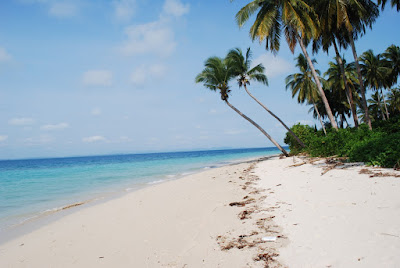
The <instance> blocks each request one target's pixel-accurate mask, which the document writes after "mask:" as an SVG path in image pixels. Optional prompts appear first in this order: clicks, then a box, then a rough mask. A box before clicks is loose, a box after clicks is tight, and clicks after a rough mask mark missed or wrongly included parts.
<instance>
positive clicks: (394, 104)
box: [388, 88, 400, 115]
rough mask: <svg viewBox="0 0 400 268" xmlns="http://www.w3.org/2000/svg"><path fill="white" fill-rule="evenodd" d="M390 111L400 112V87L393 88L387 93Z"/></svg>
mask: <svg viewBox="0 0 400 268" xmlns="http://www.w3.org/2000/svg"><path fill="white" fill-rule="evenodd" d="M388 102H389V105H390V106H389V108H390V113H391V114H393V115H396V114H400V88H393V89H391V90H390V92H389V94H388Z"/></svg>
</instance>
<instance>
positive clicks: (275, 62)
mask: <svg viewBox="0 0 400 268" xmlns="http://www.w3.org/2000/svg"><path fill="white" fill-rule="evenodd" d="M260 63H262V64H263V65H264V67H265V74H266V75H267V77H268V79H270V78H274V77H277V76H280V75H282V74H289V73H290V72H291V71H293V70H294V64H293V63H292V62H291V61H287V60H285V59H283V58H281V57H279V56H274V55H273V54H271V53H264V54H262V55H261V56H259V57H258V58H256V59H254V60H253V66H252V67H254V66H256V65H257V64H260Z"/></svg>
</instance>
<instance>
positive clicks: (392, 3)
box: [378, 0, 400, 11]
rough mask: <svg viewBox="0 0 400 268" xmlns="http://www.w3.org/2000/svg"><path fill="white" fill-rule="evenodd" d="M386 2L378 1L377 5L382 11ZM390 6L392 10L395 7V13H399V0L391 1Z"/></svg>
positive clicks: (383, 0)
mask: <svg viewBox="0 0 400 268" xmlns="http://www.w3.org/2000/svg"><path fill="white" fill-rule="evenodd" d="M386 1H387V0H378V5H380V6H382V10H383V9H384V8H385V5H386ZM390 4H391V5H392V7H393V8H394V6H396V9H397V11H400V0H391V1H390Z"/></svg>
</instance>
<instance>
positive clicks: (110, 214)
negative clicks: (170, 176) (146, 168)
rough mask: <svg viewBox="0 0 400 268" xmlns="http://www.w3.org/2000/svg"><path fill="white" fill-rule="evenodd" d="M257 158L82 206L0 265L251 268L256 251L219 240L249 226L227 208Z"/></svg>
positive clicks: (7, 251) (8, 247) (4, 250)
mask: <svg viewBox="0 0 400 268" xmlns="http://www.w3.org/2000/svg"><path fill="white" fill-rule="evenodd" d="M257 159H258V158H257ZM256 161H257V160H252V161H249V160H247V161H246V162H244V163H236V164H232V165H229V166H223V167H220V168H215V169H209V170H206V171H203V172H200V173H197V174H192V175H190V176H186V177H184V178H182V179H178V180H173V181H169V182H168V183H161V184H157V185H153V186H151V187H146V188H144V189H141V190H139V191H135V192H133V193H129V194H127V195H124V196H123V197H120V198H117V199H112V200H109V201H107V202H104V203H102V204H98V205H96V206H92V207H86V208H82V209H79V210H78V211H76V212H74V213H72V214H70V215H67V216H65V217H63V218H61V219H60V220H57V221H55V222H52V223H49V224H48V225H45V226H43V227H41V228H40V229H38V230H35V231H33V232H31V233H29V234H26V235H23V236H21V237H18V238H16V239H14V240H11V241H9V242H7V243H5V244H2V245H0V266H5V267H8V266H17V267H18V266H25V265H28V266H40V265H43V263H46V265H50V266H51V265H55V266H60V265H61V266H75V267H87V266H93V265H95V266H111V265H117V266H132V265H133V266H134V267H148V266H150V267H155V266H160V263H161V264H163V265H164V266H169V267H176V265H177V264H178V263H179V264H182V265H184V264H187V265H189V267H192V266H194V265H199V263H203V264H204V265H205V267H206V266H209V267H213V266H214V264H216V263H220V264H221V265H223V266H226V267H228V266H231V267H232V265H236V264H237V263H242V264H243V266H246V265H247V264H249V263H252V262H253V261H252V258H253V254H250V253H249V252H247V251H240V252H241V254H236V253H230V252H223V251H221V249H220V245H219V244H218V243H217V237H218V236H220V235H221V234H224V233H225V232H226V231H227V230H231V231H234V230H236V229H240V228H241V227H242V226H243V224H242V222H241V221H240V220H238V219H237V214H238V213H239V212H240V210H241V209H240V208H238V207H232V206H229V204H230V203H231V202H234V201H240V200H241V199H242V198H243V196H244V195H245V194H246V192H245V191H244V190H243V189H241V188H238V187H237V185H236V184H237V183H241V180H242V179H240V177H242V175H243V172H245V170H247V169H248V167H249V166H250V165H251V164H250V163H251V162H256ZM105 215H106V216H105ZM83 252H84V253H83ZM128 252H129V253H128ZM204 254H205V255H204ZM206 256H207V258H205V257H206ZM44 260H45V262H44ZM260 267H261V266H260Z"/></svg>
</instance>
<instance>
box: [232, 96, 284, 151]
mask: <svg viewBox="0 0 400 268" xmlns="http://www.w3.org/2000/svg"><path fill="white" fill-rule="evenodd" d="M225 102H226V104H228V106H229V107H231V108H232V110H234V111H235V112H237V113H238V114H239V115H240V116H241V117H243V118H244V119H246V120H247V121H249V122H250V123H251V124H252V125H253V126H255V127H256V128H258V129H259V130H260V131H261V132H262V133H263V134H264V135H265V136H266V137H267V138H268V139H269V140H270V141H271V142H272V143H273V144H274V145H275V146H276V147H277V148H278V149H279V150H281V152H282V153H283V154H284V155H285V156H289V154H288V153H287V152H286V150H285V149H283V148H282V147H281V146H280V145H279V143H277V142H276V141H275V140H274V139H273V138H272V137H271V136H270V135H268V133H267V132H265V130H264V129H263V128H262V127H260V126H259V125H258V124H257V123H256V122H254V121H253V120H251V119H250V118H249V117H247V116H246V115H245V114H243V113H242V112H240V111H239V110H238V109H236V107H235V106H233V105H232V104H230V103H229V102H228V100H225Z"/></svg>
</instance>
